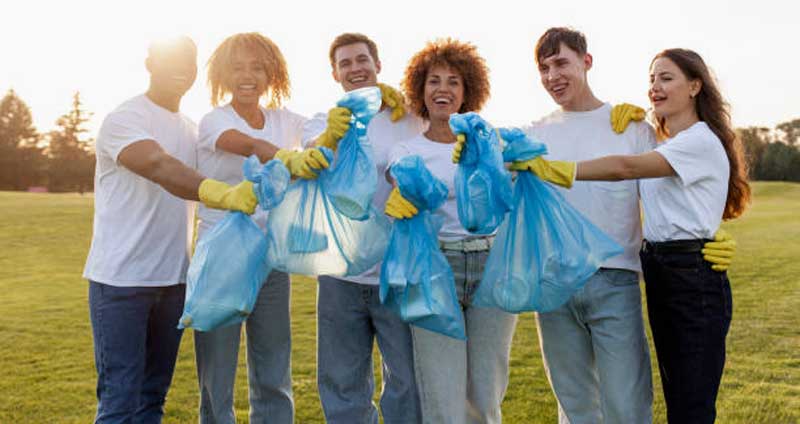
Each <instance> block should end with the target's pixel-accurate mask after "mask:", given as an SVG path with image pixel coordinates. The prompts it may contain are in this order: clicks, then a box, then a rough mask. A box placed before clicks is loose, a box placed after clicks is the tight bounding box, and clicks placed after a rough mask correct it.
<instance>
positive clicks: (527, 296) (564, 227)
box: [473, 129, 622, 313]
mask: <svg viewBox="0 0 800 424" xmlns="http://www.w3.org/2000/svg"><path fill="white" fill-rule="evenodd" d="M500 135H501V136H502V137H503V140H504V141H505V142H506V143H507V145H506V146H507V147H506V148H505V151H504V158H505V159H506V160H507V161H515V160H528V159H533V158H534V157H536V156H540V155H543V154H545V153H546V152H547V149H546V147H545V145H544V144H542V143H539V142H535V141H532V140H531V139H529V138H527V136H525V134H524V133H523V132H522V131H521V130H519V129H513V130H505V129H501V130H500ZM620 253H622V248H621V247H620V246H619V245H618V244H617V243H616V242H614V241H613V240H612V239H611V238H609V237H608V236H607V235H606V234H605V233H603V231H602V230H600V229H599V228H597V227H596V226H595V225H594V224H592V223H591V222H590V221H589V220H588V219H586V218H585V217H584V216H583V215H581V213H580V212H578V211H577V210H576V209H575V208H573V207H572V206H570V205H569V204H568V203H567V202H566V200H564V197H563V196H562V195H561V193H559V192H558V191H557V190H556V189H555V188H554V187H553V186H551V185H550V184H547V183H545V182H543V181H542V180H541V179H539V177H537V176H536V175H535V174H533V173H530V172H519V173H518V175H517V180H516V184H515V185H514V200H513V210H512V211H511V212H510V213H509V214H508V216H507V218H506V220H505V221H504V222H503V224H502V225H501V226H500V228H499V229H498V230H497V235H496V237H495V241H494V244H493V245H492V249H491V251H490V252H489V258H488V259H487V261H486V267H485V268H484V273H483V279H482V280H481V283H480V285H479V286H478V289H477V291H476V292H475V297H474V298H473V304H474V305H476V306H483V307H494V308H499V309H502V310H504V311H507V312H512V313H518V312H524V311H539V312H547V311H552V310H553V309H556V308H558V307H560V306H561V305H563V304H564V303H565V302H566V301H567V300H569V298H570V297H572V295H573V294H574V293H575V292H576V291H578V290H580V289H581V288H582V287H583V285H584V284H585V283H586V281H587V280H588V279H589V277H591V276H592V274H594V273H595V272H596V271H597V270H598V269H599V268H600V265H601V264H602V263H603V262H604V261H605V260H606V259H608V258H611V257H612V256H616V255H618V254H620Z"/></svg>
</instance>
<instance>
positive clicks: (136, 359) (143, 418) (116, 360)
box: [89, 281, 186, 423]
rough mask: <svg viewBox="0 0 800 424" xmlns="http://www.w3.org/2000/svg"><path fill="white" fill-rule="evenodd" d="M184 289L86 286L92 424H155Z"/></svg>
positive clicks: (167, 379) (175, 342)
mask: <svg viewBox="0 0 800 424" xmlns="http://www.w3.org/2000/svg"><path fill="white" fill-rule="evenodd" d="M185 288H186V286H185V285H183V284H179V285H174V286H167V287H115V286H110V285H107V284H101V283H96V282H94V281H90V282H89V314H90V316H91V320H92V334H93V336H94V361H95V367H96V368H97V416H96V417H95V423H160V422H161V417H162V416H163V415H164V402H165V400H166V396H167V390H169V385H170V382H171V381H172V372H173V370H174V369H175V359H176V358H177V355H178V347H179V346H180V341H181V334H182V333H183V332H182V330H178V329H177V327H176V326H177V325H178V319H179V318H180V316H181V313H182V311H183V300H184V294H185Z"/></svg>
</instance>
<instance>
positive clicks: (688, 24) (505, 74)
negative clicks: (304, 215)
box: [0, 0, 800, 132]
mask: <svg viewBox="0 0 800 424" xmlns="http://www.w3.org/2000/svg"><path fill="white" fill-rule="evenodd" d="M392 4H398V5H402V8H400V9H393V8H392V6H391V5H392ZM798 16H800V6H798V3H797V2H791V1H781V0H758V1H754V0H736V1H699V0H692V1H685V0H673V1H666V2H644V1H577V0H559V1H552V2H533V1H525V0H522V1H519V0H517V1H505V0H489V1H471V0H470V1H466V0H465V1H458V2H448V1H436V0H422V1H420V0H401V1H397V0H395V1H394V2H390V1H381V2H378V1H375V2H367V1H355V2H334V1H331V2H324V3H322V2H320V3H317V2H307V1H302V0H287V1H265V0H261V1H257V2H244V1H234V0H224V1H217V2H214V3H211V2H205V1H203V2H201V1H165V0H137V1H124V2H122V1H64V2H55V1H41V0H27V1H21V0H18V1H14V2H13V6H9V5H5V7H4V10H3V24H2V25H0V55H2V56H0V57H2V63H0V92H2V93H5V91H7V90H8V89H9V88H13V89H14V90H15V91H16V92H17V94H18V95H19V96H20V97H21V98H22V99H23V100H24V101H25V102H27V103H28V105H29V106H30V107H31V109H32V111H33V115H34V120H35V123H36V126H37V127H38V128H39V130H40V131H42V132H44V131H47V130H50V129H51V128H52V127H53V126H54V122H55V120H56V119H57V118H58V116H60V115H61V114H63V113H65V112H67V111H68V110H69V107H70V104H71V96H72V93H73V92H74V91H76V90H80V92H81V95H82V99H83V101H84V104H85V107H86V108H87V109H88V110H89V111H91V112H93V113H94V117H93V119H92V121H91V123H90V127H91V129H92V130H93V131H95V130H96V129H97V127H99V124H100V122H101V121H102V118H103V117H104V116H105V114H107V113H108V112H110V111H111V110H112V109H113V108H114V107H115V106H116V105H118V104H119V103H121V102H122V101H124V100H126V99H128V98H130V97H132V96H134V95H136V94H139V93H141V92H143V91H144V90H145V89H146V88H147V81H148V74H147V72H146V70H145V68H144V58H145V56H146V49H147V45H148V43H149V42H150V41H151V40H152V39H154V38H157V37H160V36H165V35H175V34H187V35H189V36H191V37H192V38H193V39H194V40H195V42H196V43H197V45H198V49H199V68H200V71H199V73H198V78H197V82H196V83H195V85H194V86H193V87H192V89H191V90H190V91H189V93H187V95H186V97H184V100H183V104H182V109H183V111H184V112H185V113H187V114H188V115H189V116H190V117H192V118H194V119H195V120H197V121H199V120H200V118H201V117H202V116H203V114H205V113H206V112H208V111H209V110H210V108H211V106H210V103H209V91H208V88H207V85H206V77H205V64H206V62H207V60H208V58H209V56H210V54H211V52H212V51H213V50H214V48H215V47H216V46H217V45H218V44H219V43H220V42H221V41H222V40H223V39H224V38H225V37H227V36H229V35H231V34H234V33H238V32H249V31H259V32H261V33H263V34H264V35H266V36H268V37H270V38H271V39H272V40H273V41H275V42H276V43H277V44H278V46H279V47H280V49H281V50H282V51H283V54H284V56H285V57H286V60H287V62H288V64H289V72H290V76H291V82H292V98H291V99H290V101H289V102H288V103H287V104H286V106H287V107H288V108H290V109H292V110H294V111H295V112H298V113H301V114H304V115H307V116H310V115H312V114H313V113H315V112H318V111H325V110H327V109H328V108H330V107H331V106H332V105H333V103H334V102H335V101H336V99H337V98H338V96H339V95H340V94H341V88H340V87H339V86H338V85H337V84H336V83H335V81H333V79H332V77H331V75H330V65H329V62H328V57H327V53H328V46H329V45H330V42H331V41H332V40H333V38H334V37H335V36H336V35H338V34H339V33H342V32H353V31H355V32H363V33H365V34H367V35H368V36H370V37H371V38H373V39H374V40H375V41H376V42H377V44H378V49H379V54H380V56H381V61H382V63H383V71H382V72H381V74H380V75H379V79H380V80H381V81H383V82H386V83H389V84H391V85H395V86H396V85H397V84H398V83H399V81H400V78H401V77H402V74H403V70H404V68H405V65H406V63H407V61H408V59H409V58H410V57H411V56H412V55H413V54H414V53H415V52H416V51H418V50H420V49H421V48H422V47H423V46H424V45H425V42H426V41H428V40H432V39H434V38H437V37H447V36H449V37H454V38H458V39H460V40H462V41H470V42H472V43H474V44H475V45H477V46H478V48H479V50H480V52H481V54H482V55H483V56H484V57H485V58H486V60H487V62H488V64H489V67H490V68H491V83H492V98H491V99H490V101H489V103H488V105H487V107H486V108H485V109H484V111H483V113H482V114H483V116H484V117H485V118H487V119H488V120H490V121H492V122H494V123H496V124H500V125H521V124H523V123H527V122H529V121H531V120H532V119H534V118H537V117H539V116H542V115H544V114H546V113H548V112H550V111H552V110H553V109H555V107H556V106H555V104H554V103H553V102H552V100H551V99H550V98H549V96H548V95H547V93H546V92H545V91H544V89H543V88H542V87H541V85H540V83H539V79H538V73H537V71H536V68H535V65H534V62H533V56H532V51H533V46H534V44H535V42H536V39H537V38H538V37H539V36H540V35H541V34H542V33H543V32H544V31H545V30H546V29H547V28H549V27H551V26H564V25H567V26H572V27H574V28H576V29H579V30H581V31H583V32H584V33H585V34H586V36H587V38H588V42H589V52H590V53H592V54H593V56H594V68H593V69H592V70H591V71H590V72H589V81H590V83H591V85H592V87H593V89H594V91H595V94H596V95H597V96H598V97H599V98H601V99H602V100H606V101H610V102H612V103H616V102H622V101H627V102H634V103H636V104H639V105H642V106H647V105H648V103H647V97H646V92H647V79H648V66H649V63H650V60H651V59H652V57H653V55H655V54H656V53H657V52H659V51H660V50H663V49H665V48H669V47H686V48H691V49H693V50H696V51H697V52H698V53H700V54H701V55H702V56H703V57H704V58H705V60H706V62H707V63H708V64H709V65H710V66H711V67H712V68H713V69H714V70H715V72H716V74H717V76H718V78H719V81H720V84H721V87H722V91H723V94H724V95H725V96H726V97H727V99H728V100H729V101H730V103H731V105H732V108H733V119H734V124H735V125H737V126H749V125H764V126H769V127H772V126H774V125H775V124H777V123H779V122H783V121H786V120H789V119H793V118H800V100H798V99H800V76H798V75H800V74H798V69H800V55H798V54H797V53H796V52H797V46H795V45H794V44H796V43H797V42H798V41H800V29H798V28H800V26H798V22H797V19H798Z"/></svg>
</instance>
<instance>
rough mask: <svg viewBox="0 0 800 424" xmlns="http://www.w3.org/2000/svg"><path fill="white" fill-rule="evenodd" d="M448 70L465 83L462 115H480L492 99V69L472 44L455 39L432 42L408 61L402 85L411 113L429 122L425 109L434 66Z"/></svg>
mask: <svg viewBox="0 0 800 424" xmlns="http://www.w3.org/2000/svg"><path fill="white" fill-rule="evenodd" d="M442 65H443V66H447V67H448V68H450V69H452V70H454V71H456V72H458V74H459V75H461V78H462V79H463V80H464V103H463V104H462V105H461V108H460V109H459V110H458V112H459V113H464V112H478V111H480V110H481V108H482V107H483V105H484V103H486V100H488V99H489V89H490V87H489V67H488V66H487V65H486V61H485V60H484V59H483V58H482V57H481V56H480V55H479V54H478V49H477V48H476V47H475V46H474V45H473V44H471V43H465V42H461V41H458V40H453V39H451V38H445V39H437V40H435V41H433V42H428V44H427V45H425V48H424V49H422V50H420V51H419V52H417V54H415V55H414V56H413V57H412V58H411V60H409V61H408V66H407V67H406V72H405V75H404V77H403V81H402V83H401V85H402V88H403V91H404V92H405V94H406V98H407V99H408V102H409V104H410V106H411V110H413V111H414V113H416V114H417V115H418V116H420V117H422V118H424V119H428V108H427V107H425V80H426V79H427V77H428V72H429V71H430V70H431V69H432V68H433V67H434V66H442Z"/></svg>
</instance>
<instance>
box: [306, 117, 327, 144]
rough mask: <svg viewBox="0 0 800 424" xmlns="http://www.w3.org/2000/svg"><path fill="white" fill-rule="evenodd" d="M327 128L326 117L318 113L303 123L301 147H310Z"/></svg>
mask: <svg viewBox="0 0 800 424" xmlns="http://www.w3.org/2000/svg"><path fill="white" fill-rule="evenodd" d="M327 126H328V115H327V114H325V113H318V114H316V115H314V117H312V118H311V119H308V120H306V121H305V122H304V123H303V147H304V148H308V147H312V146H313V144H314V141H315V140H316V139H317V138H318V137H319V136H320V134H322V133H323V132H324V131H325V128H326V127H327Z"/></svg>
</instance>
